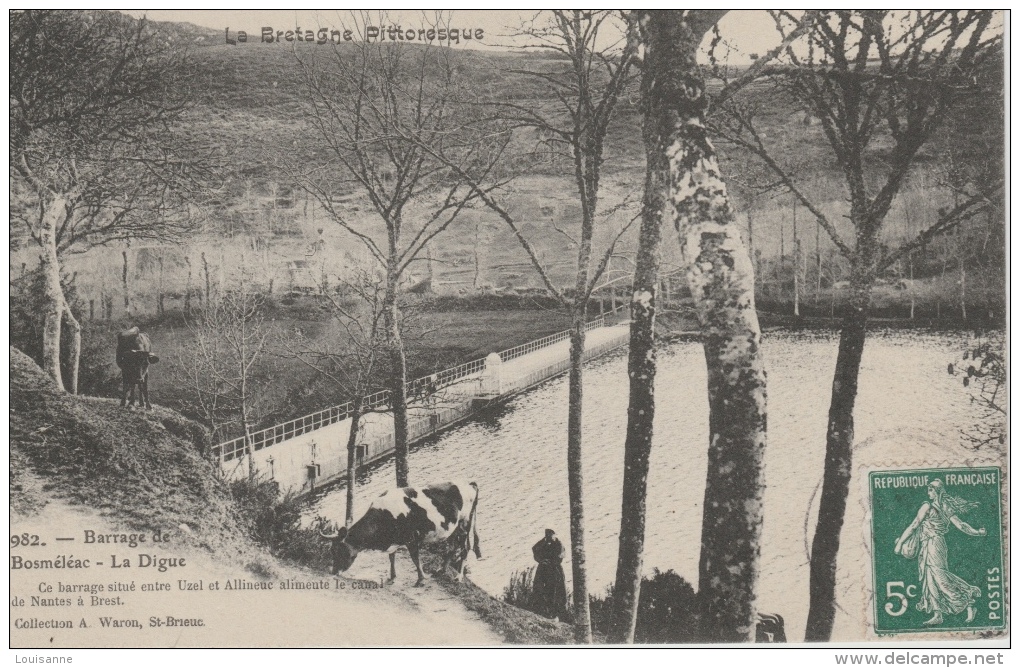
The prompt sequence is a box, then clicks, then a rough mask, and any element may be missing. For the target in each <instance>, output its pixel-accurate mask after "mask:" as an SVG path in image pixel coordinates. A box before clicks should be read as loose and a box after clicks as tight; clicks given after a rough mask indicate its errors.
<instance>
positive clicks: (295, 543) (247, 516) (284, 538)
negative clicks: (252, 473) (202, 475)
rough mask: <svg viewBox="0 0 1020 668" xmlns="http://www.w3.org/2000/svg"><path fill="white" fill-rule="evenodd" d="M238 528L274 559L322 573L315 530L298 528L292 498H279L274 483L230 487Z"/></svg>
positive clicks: (322, 549) (325, 560)
mask: <svg viewBox="0 0 1020 668" xmlns="http://www.w3.org/2000/svg"><path fill="white" fill-rule="evenodd" d="M230 495H231V497H233V499H234V506H235V508H236V509H237V512H238V515H239V519H240V523H241V526H243V527H244V528H245V530H246V531H247V533H248V536H249V538H251V539H252V540H253V541H254V542H256V543H258V544H259V545H262V546H264V547H266V548H268V549H269V551H270V552H271V553H272V554H273V555H274V556H277V557H280V558H282V559H288V560H290V561H294V562H297V563H300V564H302V565H305V566H311V567H313V568H320V569H322V570H326V569H327V568H328V566H329V557H328V554H327V550H326V543H325V542H324V541H323V540H322V537H321V536H319V534H318V532H317V531H316V530H315V527H312V528H302V526H301V505H300V503H299V502H298V501H297V499H296V498H295V496H294V495H293V494H290V493H287V494H284V495H283V496H280V486H279V483H277V482H276V481H275V480H262V479H255V480H248V479H244V480H235V481H234V482H232V483H230Z"/></svg>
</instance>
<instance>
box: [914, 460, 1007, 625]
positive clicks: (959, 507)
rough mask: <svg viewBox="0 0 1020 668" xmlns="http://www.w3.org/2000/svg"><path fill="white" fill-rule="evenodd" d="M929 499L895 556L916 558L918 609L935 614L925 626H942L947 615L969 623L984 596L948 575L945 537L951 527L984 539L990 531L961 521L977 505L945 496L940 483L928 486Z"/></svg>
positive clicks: (977, 590) (936, 482)
mask: <svg viewBox="0 0 1020 668" xmlns="http://www.w3.org/2000/svg"><path fill="white" fill-rule="evenodd" d="M928 499H929V501H927V502H925V503H924V504H922V505H921V509H920V510H919V511H918V512H917V517H915V518H914V521H913V522H911V523H910V526H908V527H907V528H906V530H904V532H903V534H902V535H901V536H900V537H899V539H898V540H897V541H896V548H895V552H896V554H899V555H902V556H904V557H906V558H908V559H913V558H914V557H917V576H918V579H919V580H920V581H921V600H919V601H918V602H917V609H918V610H920V611H921V612H930V613H932V617H931V619H929V620H928V621H926V622H925V624H926V625H929V626H932V625H935V624H942V623H943V621H944V618H943V616H944V615H955V614H958V613H960V612H963V611H964V610H966V611H967V623H970V622H972V621H974V616H975V614H976V612H977V611H976V609H975V608H974V599H976V598H978V597H979V596H981V589H979V588H978V587H975V586H973V585H971V584H969V583H968V582H966V581H965V580H964V579H963V578H961V577H959V576H958V575H954V574H953V573H950V572H949V554H948V550H947V548H946V533H948V531H949V525H950V524H952V525H953V526H954V527H956V528H957V529H959V530H960V531H962V532H963V533H965V534H967V535H968V536H984V535H985V534H986V533H987V531H986V530H985V529H975V528H974V527H972V526H971V525H969V524H967V523H966V522H964V521H963V520H961V519H960V518H959V517H958V515H961V514H963V513H965V512H967V511H969V510H973V509H974V508H976V507H977V504H976V503H972V502H970V501H965V500H963V499H961V498H959V497H956V496H952V495H951V494H948V493H946V490H945V487H944V486H943V484H942V481H941V480H932V481H931V482H930V483H929V484H928Z"/></svg>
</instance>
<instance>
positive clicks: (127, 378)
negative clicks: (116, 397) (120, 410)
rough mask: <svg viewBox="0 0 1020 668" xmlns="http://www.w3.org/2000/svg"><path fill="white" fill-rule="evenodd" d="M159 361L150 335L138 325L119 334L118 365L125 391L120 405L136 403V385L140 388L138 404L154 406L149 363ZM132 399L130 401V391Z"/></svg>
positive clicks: (148, 406)
mask: <svg viewBox="0 0 1020 668" xmlns="http://www.w3.org/2000/svg"><path fill="white" fill-rule="evenodd" d="M158 361H159V357H157V356H155V355H153V354H152V344H151V343H150V342H149V337H148V336H146V335H145V334H143V333H142V332H141V331H139V329H138V328H137V327H132V328H131V329H127V330H124V331H123V332H120V333H119V334H117V366H119V367H120V375H121V381H122V382H123V392H122V393H121V397H120V405H121V406H122V407H123V406H128V407H133V406H134V404H135V387H137V388H138V405H139V406H145V408H152V404H150V403H149V365H150V364H155V363H156V362H158ZM129 392H130V393H131V401H130V402H128V393H129Z"/></svg>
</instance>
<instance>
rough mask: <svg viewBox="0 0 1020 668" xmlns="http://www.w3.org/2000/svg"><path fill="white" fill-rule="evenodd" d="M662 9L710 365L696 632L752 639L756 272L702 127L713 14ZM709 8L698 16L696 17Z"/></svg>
mask: <svg viewBox="0 0 1020 668" xmlns="http://www.w3.org/2000/svg"><path fill="white" fill-rule="evenodd" d="M691 14H692V15H693V16H691V17H687V18H685V17H684V16H683V14H682V13H681V12H676V11H671V12H666V11H661V12H652V13H649V14H647V15H646V17H645V19H644V20H643V21H642V29H643V31H644V37H645V67H646V68H648V69H650V70H651V76H654V77H656V79H657V81H655V83H654V84H653V85H652V87H651V90H650V93H649V94H650V96H651V100H650V102H649V104H650V106H651V110H652V111H651V114H650V117H649V118H648V120H647V121H646V122H649V123H654V124H655V125H656V131H657V132H658V133H660V134H661V136H662V145H663V146H664V147H665V153H666V156H667V159H668V161H669V193H668V198H669V202H668V205H669V207H670V209H669V211H670V215H672V216H673V218H674V221H675V224H676V228H677V231H678V233H679V236H680V244H681V248H682V251H683V262H684V265H685V269H686V273H687V281H688V285H689V286H690V289H691V294H692V295H693V296H694V299H695V303H696V309H697V313H698V318H699V320H700V323H701V331H702V336H703V342H704V348H705V361H706V365H707V367H708V395H709V433H710V435H709V444H708V473H707V477H706V484H705V498H704V515H703V518H702V539H701V540H702V546H701V559H700V564H699V585H698V598H699V603H698V606H699V612H700V625H701V629H700V635H701V636H702V638H703V639H704V640H705V641H707V642H750V641H753V640H754V633H755V622H756V618H755V614H756V611H755V603H756V590H757V586H758V579H759V574H760V544H761V529H762V494H763V492H764V481H763V459H764V453H765V440H766V391H765V369H764V360H763V356H762V352H761V345H760V344H761V331H760V328H759V325H758V317H757V313H756V312H755V307H754V271H753V269H752V265H751V261H750V257H749V255H748V252H747V248H746V247H745V245H744V242H743V239H742V238H741V234H740V232H741V230H740V228H739V226H738V224H737V223H736V221H735V220H734V217H733V214H732V211H731V209H730V205H729V198H728V196H727V193H726V186H725V183H724V181H723V179H722V175H721V173H720V171H719V163H718V159H717V156H716V152H715V148H714V147H713V146H712V143H711V142H710V141H709V138H708V133H707V130H706V128H705V125H704V113H705V109H706V102H707V101H706V98H705V94H704V93H705V83H704V80H703V79H702V77H701V74H700V70H699V68H698V65H697V62H696V54H697V51H698V47H699V45H700V43H701V38H702V37H703V36H704V34H705V33H706V32H707V31H708V29H710V27H711V25H712V24H714V22H715V20H718V19H717V18H712V17H711V16H707V15H709V14H712V13H711V12H692V13H691ZM698 15H702V16H698Z"/></svg>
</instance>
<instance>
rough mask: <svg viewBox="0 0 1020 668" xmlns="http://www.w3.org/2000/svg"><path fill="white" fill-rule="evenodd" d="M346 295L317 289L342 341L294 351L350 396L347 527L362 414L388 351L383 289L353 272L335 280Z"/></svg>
mask: <svg viewBox="0 0 1020 668" xmlns="http://www.w3.org/2000/svg"><path fill="white" fill-rule="evenodd" d="M338 281H339V285H342V286H344V288H345V292H347V293H349V294H351V295H353V296H354V297H355V299H354V300H353V303H349V302H350V300H345V299H343V298H341V297H339V296H338V295H337V294H336V292H330V291H325V290H324V291H322V294H323V296H324V297H325V299H326V301H327V303H328V304H329V308H330V315H331V317H332V319H333V322H334V323H335V324H336V326H337V329H338V331H339V333H341V334H342V340H338V341H336V342H335V345H333V346H330V347H329V348H326V349H311V348H307V347H305V348H303V349H301V350H298V351H297V352H296V356H297V358H298V360H300V361H301V362H302V363H304V364H306V365H308V366H309V367H311V368H312V369H315V371H316V372H317V373H319V374H321V375H322V376H323V377H324V378H326V379H328V380H329V382H330V384H331V385H333V386H334V387H336V388H337V389H339V390H340V391H341V392H342V393H343V394H344V395H345V396H348V397H350V415H349V419H350V421H351V424H350V429H349V431H348V435H347V512H346V515H345V517H346V525H347V526H348V527H349V526H350V525H351V524H352V523H353V522H354V489H355V486H356V483H357V480H356V475H355V474H356V473H357V446H358V438H359V435H360V430H361V424H362V422H361V419H362V416H363V415H364V414H365V413H366V412H368V411H372V410H375V409H377V408H378V407H379V406H378V404H379V402H378V401H373V400H372V398H371V395H372V394H373V393H374V392H376V391H377V390H379V389H380V388H378V387H377V385H376V381H375V379H376V371H377V368H378V366H379V362H380V360H381V359H382V358H383V357H384V356H385V353H386V349H387V345H388V344H387V341H386V329H385V327H384V323H383V321H384V319H385V314H386V286H385V284H384V282H382V281H380V280H378V279H377V278H376V277H375V276H373V275H372V274H371V273H370V272H366V271H356V272H353V274H352V275H351V276H350V277H347V278H338Z"/></svg>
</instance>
